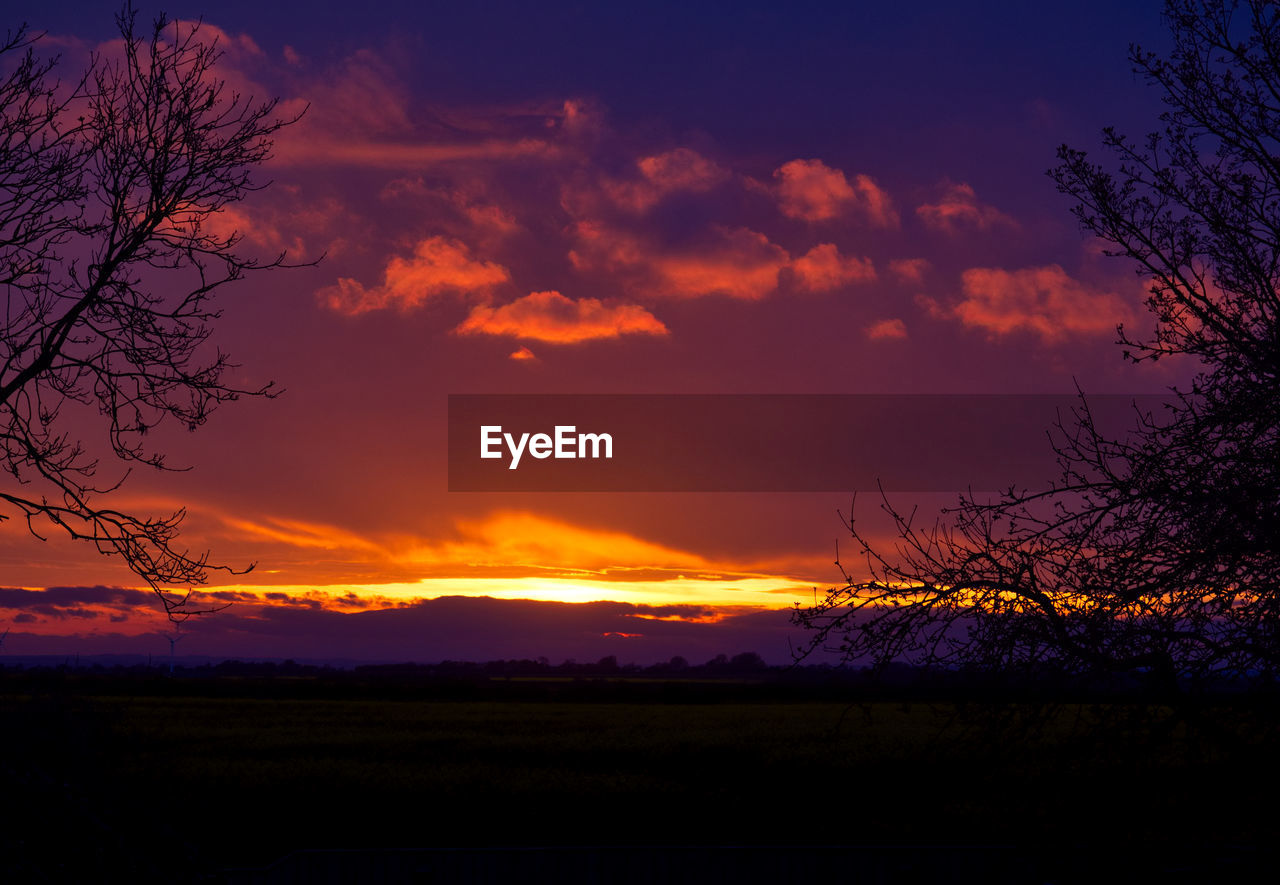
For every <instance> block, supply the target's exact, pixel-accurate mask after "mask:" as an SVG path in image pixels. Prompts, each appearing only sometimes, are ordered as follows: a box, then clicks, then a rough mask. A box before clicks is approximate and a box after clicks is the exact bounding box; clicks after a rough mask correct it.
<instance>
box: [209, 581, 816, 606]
mask: <svg viewBox="0 0 1280 885" xmlns="http://www.w3.org/2000/svg"><path fill="white" fill-rule="evenodd" d="M209 590H210V591H211V592H212V591H235V592H242V593H252V594H254V595H255V596H257V595H262V594H266V593H286V594H288V595H290V596H299V597H303V596H311V597H316V598H321V599H324V598H331V599H333V602H334V605H333V607H334V608H343V606H342V604H341V601H340V597H343V596H346V595H347V594H354V595H355V596H357V597H359V598H361V599H367V600H371V601H373V600H377V601H385V602H387V603H388V604H395V603H397V602H407V601H411V600H417V599H434V598H436V597H440V596H471V597H479V596H491V597H494V598H496V599H534V600H543V601H548V602H597V601H602V600H607V601H613V602H629V603H635V604H637V605H706V606H717V607H720V606H748V607H760V608H782V607H785V606H789V605H790V604H791V602H792V600H793V599H805V598H807V597H808V596H810V595H812V592H813V588H812V587H811V586H809V585H804V584H796V583H794V582H791V581H788V580H787V579H785V578H765V577H750V578H740V579H737V580H716V581H699V580H695V579H689V578H685V579H672V580H669V581H604V580H592V579H589V578H426V579H423V580H421V581H414V582H410V583H393V584H361V585H356V584H329V585H326V586H325V587H323V588H316V587H315V586H310V585H280V584H235V585H223V586H219V587H212V588H209ZM789 590H790V591H793V592H794V595H792V594H791V593H788V592H787V591H789ZM779 591H782V592H779Z"/></svg>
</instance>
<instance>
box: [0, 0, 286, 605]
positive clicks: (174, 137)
mask: <svg viewBox="0 0 1280 885" xmlns="http://www.w3.org/2000/svg"><path fill="white" fill-rule="evenodd" d="M135 19H136V17H135V14H134V12H133V10H132V9H131V8H129V7H126V8H125V9H124V11H123V12H121V14H120V15H118V16H117V24H118V26H119V31H120V35H121V37H122V38H123V48H122V49H121V50H120V51H119V53H118V54H117V53H115V52H114V51H113V52H112V53H111V54H110V55H95V56H93V57H92V58H91V60H90V63H89V65H88V70H87V73H85V75H84V76H83V78H82V79H80V80H79V81H78V82H76V83H75V84H73V85H70V86H64V85H62V84H59V83H57V82H54V81H53V80H52V79H51V77H52V73H53V71H54V68H55V64H56V59H42V58H41V57H40V55H39V54H38V53H37V51H36V50H37V47H38V43H39V39H40V37H39V36H38V35H35V34H32V33H31V32H30V31H28V30H27V29H26V28H25V27H23V28H20V29H19V30H18V31H17V32H14V33H11V34H10V35H9V36H8V38H7V40H6V41H5V42H4V44H3V46H0V63H7V62H9V61H10V59H13V58H15V57H17V58H18V60H17V63H16V64H15V65H14V66H13V68H12V70H11V72H10V73H9V74H8V76H7V77H6V78H5V79H4V80H3V82H2V83H0V125H2V126H3V129H2V132H0V285H2V286H3V289H4V297H5V312H4V322H3V324H2V325H0V456H2V457H3V466H4V469H5V472H6V473H7V474H8V477H9V480H10V482H9V484H8V487H7V488H0V502H3V503H4V504H7V505H8V507H9V509H10V512H11V513H12V512H14V511H16V512H17V513H18V514H20V515H21V516H22V517H23V518H25V520H26V522H27V525H28V527H29V528H30V530H31V532H32V534H34V535H36V536H37V537H44V535H43V534H42V532H43V531H44V530H46V529H47V528H48V527H52V528H53V529H54V530H56V531H61V532H63V533H65V534H66V535H67V536H69V537H71V538H74V539H78V540H83V541H87V542H89V543H91V544H93V545H95V546H96V547H97V549H98V550H99V551H100V552H102V553H104V554H107V555H113V556H120V557H121V558H122V559H123V560H124V561H125V562H126V563H127V564H128V565H129V567H130V568H131V569H132V570H133V571H134V572H135V573H137V574H138V576H139V577H141V578H142V579H143V580H144V581H146V582H147V584H148V585H150V586H151V587H152V588H153V589H154V590H155V591H156V593H157V595H158V596H159V598H160V599H161V600H162V601H163V604H164V607H165V611H166V612H167V613H168V615H169V616H170V617H171V618H173V619H181V618H184V617H187V616H189V615H191V614H195V613H197V612H196V610H195V607H194V606H192V605H191V604H190V602H191V593H190V588H191V587H192V586H194V585H198V584H201V583H203V582H204V581H205V580H206V579H207V575H208V572H209V570H211V569H222V570H226V571H230V572H233V573H236V574H241V573H244V572H245V571H248V569H249V568H252V566H251V565H250V566H248V567H247V568H244V569H234V568H231V567H229V566H225V565H217V564H214V563H211V562H210V560H209V556H208V553H192V552H191V551H189V550H187V549H185V548H183V547H181V546H180V545H179V543H178V528H179V525H180V524H181V522H182V520H183V518H184V515H185V512H184V511H183V510H178V511H177V512H176V513H172V514H169V515H167V516H158V517H157V516H150V515H143V514H135V513H129V512H124V511H122V510H118V509H114V508H111V507H109V506H105V505H104V504H102V503H100V502H101V500H102V499H103V498H104V497H105V496H107V495H108V494H109V493H111V492H113V491H115V490H116V489H118V488H119V487H120V485H121V483H122V482H123V481H124V480H125V479H126V478H127V476H128V470H127V469H121V471H120V473H119V475H117V476H115V477H113V478H110V479H106V480H102V479H99V475H100V473H101V472H102V467H103V465H102V462H101V459H100V458H99V457H97V456H96V455H94V454H92V452H91V449H90V447H89V446H87V445H86V444H85V443H84V442H82V441H81V440H79V439H77V438H76V437H75V436H74V435H73V433H72V431H71V430H70V429H69V422H68V420H67V416H66V415H64V410H68V409H67V407H68V405H69V404H83V405H89V406H93V407H96V409H97V410H98V411H99V412H100V414H101V415H102V416H103V417H104V418H105V423H106V425H107V439H108V441H109V444H110V447H111V452H112V454H113V455H114V456H115V458H117V459H119V460H120V461H122V462H124V464H125V465H128V464H130V463H137V464H144V465H148V466H151V467H154V468H158V469H171V468H169V467H168V466H167V465H166V464H165V459H164V455H163V454H161V453H159V452H156V451H154V450H152V449H151V448H149V447H148V446H147V445H146V442H147V434H148V433H149V432H150V431H152V430H153V429H154V428H155V427H156V426H157V425H159V424H160V423H161V422H165V421H176V422H178V424H179V425H180V426H184V427H186V428H188V429H190V430H195V429H196V428H198V427H199V426H201V425H202V424H204V423H205V421H206V420H207V419H208V417H209V415H210V413H211V412H212V411H213V410H214V409H215V408H216V407H217V406H218V405H220V404H222V403H225V402H229V401H232V400H235V399H237V398H239V397H241V396H266V397H271V396H274V395H276V393H277V392H278V391H277V390H276V388H275V387H274V386H273V385H272V384H266V385H264V386H261V387H252V388H242V387H237V386H235V385H233V384H229V383H228V382H227V380H226V378H227V372H228V370H229V369H232V368H234V365H233V364H232V363H231V362H230V361H229V358H228V356H227V355H226V354H224V353H222V352H221V351H220V350H218V349H216V348H212V349H211V348H210V346H209V344H210V339H211V335H212V323H213V322H214V321H215V320H217V319H218V317H219V311H218V310H217V309H216V308H215V307H214V304H213V301H214V297H215V296H216V295H217V294H218V291H219V290H220V289H221V288H222V287H223V286H225V285H226V284H228V283H232V282H235V281H236V280H239V279H242V278H243V277H244V276H245V275H246V274H248V273H249V272H252V271H259V270H266V269H271V268H278V267H283V266H287V260H286V256H285V255H284V254H283V253H282V254H280V255H278V256H277V257H275V258H274V259H273V260H269V261H262V260H257V259H254V258H249V257H245V256H243V255H240V254H238V252H237V246H238V244H239V242H240V239H241V238H240V235H239V234H238V233H234V232H233V233H223V232H221V231H222V230H223V228H222V227H221V226H219V225H217V224H215V223H214V221H215V217H216V215H217V213H218V212H219V211H220V210H221V209H222V208H223V207H225V206H227V205H229V204H232V203H235V202H237V201H240V200H242V199H244V198H245V196H246V195H248V194H249V193H250V192H251V191H254V190H256V189H258V188H260V187H262V186H263V185H261V184H259V183H257V182H255V181H254V179H253V178H252V177H251V174H252V172H253V171H254V170H255V168H256V167H257V166H259V165H260V164H261V163H262V162H263V161H264V160H266V159H267V158H268V156H269V155H270V151H271V146H272V141H271V137H272V136H273V135H274V134H275V133H276V132H278V131H279V130H280V129H281V128H282V127H285V126H287V125H289V124H290V123H293V122H295V121H296V119H297V117H296V116H295V117H289V118H281V117H279V116H277V114H276V109H277V102H276V100H269V101H262V102H258V101H256V100H255V99H253V98H252V97H249V96H244V95H240V94H238V93H235V92H233V91H231V90H230V89H229V88H228V86H227V84H226V83H225V82H224V81H223V80H221V79H219V78H218V76H217V71H216V68H217V64H218V60H219V56H220V51H219V50H218V48H217V45H216V41H214V40H212V39H209V40H206V39H205V37H206V33H205V32H204V31H202V29H201V26H200V25H199V23H195V24H190V23H181V22H171V21H169V20H168V19H166V18H164V17H163V16H162V17H160V18H158V19H157V20H156V21H155V22H154V23H153V24H152V27H151V28H150V30H149V31H148V32H146V33H140V32H139V30H138V29H137V27H136V21H135ZM74 410H75V409H74V408H72V409H69V410H68V411H74ZM5 518H9V516H8V515H6V514H3V513H0V519H5ZM172 587H185V588H186V590H185V591H184V592H178V593H173V592H169V591H168V590H167V588H172Z"/></svg>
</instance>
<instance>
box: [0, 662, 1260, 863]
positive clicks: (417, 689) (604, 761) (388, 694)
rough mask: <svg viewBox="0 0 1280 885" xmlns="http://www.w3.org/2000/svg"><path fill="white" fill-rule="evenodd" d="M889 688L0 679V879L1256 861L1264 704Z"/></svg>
mask: <svg viewBox="0 0 1280 885" xmlns="http://www.w3.org/2000/svg"><path fill="white" fill-rule="evenodd" d="M951 692H952V694H953V695H955V689H954V688H953V689H951ZM902 694H903V697H900V698H896V699H895V698H892V697H889V696H886V694H885V693H884V692H878V693H877V692H868V691H865V690H862V691H860V690H853V689H850V688H848V687H840V686H827V687H824V688H820V689H818V688H813V687H812V686H810V687H804V686H800V687H796V686H780V685H777V684H772V683H768V682H766V681H761V682H752V681H751V680H744V679H737V680H723V681H721V682H714V681H705V680H704V681H692V680H689V681H684V682H682V681H680V680H635V679H632V680H628V679H612V680H607V679H579V680H538V679H527V680H521V679H500V680H492V679H476V680H473V681H471V682H469V683H465V684H459V683H456V682H454V683H449V684H438V683H422V684H412V683H405V682H404V681H400V682H386V683H368V682H366V683H353V682H351V681H349V680H348V681H342V682H327V681H326V680H324V679H314V678H309V679H304V678H299V679H293V680H290V679H283V678H276V679H272V680H261V679H244V678H217V679H203V680H188V679H183V678H181V677H177V678H164V677H162V676H157V675H145V676H139V675H128V676H122V675H109V674H107V675H104V674H97V675H93V674H76V673H62V674H48V673H46V674H42V675H33V674H31V673H26V674H23V673H14V672H12V671H10V672H7V673H3V674H0V713H2V715H3V717H4V723H5V726H4V729H3V731H4V733H3V735H2V736H0V741H2V742H3V752H4V755H3V776H4V782H5V797H4V799H5V806H6V808H5V817H6V818H7V820H8V823H7V824H6V825H5V827H4V831H3V846H2V847H3V858H4V873H5V875H4V877H3V878H4V879H5V880H6V881H13V882H21V881H51V882H53V881H139V882H144V881H161V882H184V881H226V882H344V881H388V882H390V881H395V882H399V881H410V882H471V881H492V882H509V881H574V882H586V881H591V882H596V881H599V882H609V881H623V882H648V881H687V882H711V881H772V882H785V881H793V882H795V881H798V882H808V881H828V880H831V881H852V882H929V881H992V882H1024V881H1025V882H1060V881H1096V880H1098V879H1112V878H1117V877H1123V878H1126V879H1129V880H1130V881H1147V880H1149V881H1164V882H1170V881H1172V882H1183V881H1185V882H1198V881H1206V880H1216V881H1250V880H1252V878H1253V876H1254V875H1255V874H1256V873H1257V871H1259V870H1261V869H1265V868H1268V867H1270V865H1271V864H1272V862H1273V861H1274V860H1275V859H1276V858H1275V856H1274V852H1273V851H1272V849H1271V846H1272V844H1273V843H1274V842H1275V840H1276V836H1277V834H1280V808H1278V807H1277V805H1276V803H1274V801H1273V798H1272V797H1274V795H1275V788H1276V786H1277V784H1280V778H1278V777H1277V775H1278V774H1280V758H1277V754H1276V748H1277V747H1280V741H1278V740H1277V738H1280V715H1278V714H1277V712H1276V710H1275V704H1274V702H1273V701H1271V700H1263V699H1257V698H1250V697H1246V696H1237V697H1227V696H1223V697H1217V698H1213V699H1209V700H1201V701H1199V702H1197V703H1195V704H1190V705H1187V706H1186V707H1183V708H1178V709H1173V708H1170V707H1168V706H1165V705H1157V704H1154V703H1147V702H1142V701H1139V700H1136V699H1133V698H1127V699H1126V698H1106V699H1098V698H1076V699H1065V700H1062V701H1060V702H1056V703H1048V702H1047V701H1046V700H1045V699H1043V698H1040V699H1035V700H1030V699H1026V698H1018V699H1010V698H1004V699H1001V698H997V697H987V698H985V699H984V700H981V701H974V700H972V699H967V700H963V701H962V700H961V698H960V696H959V695H955V696H952V697H936V696H934V697H928V696H921V695H920V694H919V693H913V692H903V693H902ZM1259 800H1260V801H1259ZM1117 849H1119V851H1117Z"/></svg>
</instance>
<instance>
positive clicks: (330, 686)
mask: <svg viewBox="0 0 1280 885" xmlns="http://www.w3.org/2000/svg"><path fill="white" fill-rule="evenodd" d="M73 661H74V659H69V660H63V661H58V662H56V663H55V662H53V661H49V660H48V659H45V660H43V661H40V662H38V663H33V662H32V661H29V660H28V661H22V662H14V661H13V660H12V659H11V660H9V661H6V662H5V663H6V664H8V666H0V691H9V692H13V691H19V692H24V691H37V692H38V691H41V690H43V689H50V690H57V689H58V688H64V689H72V690H75V691H79V692H86V693H89V694H112V693H117V692H120V691H125V692H128V693H138V694H157V695H170V694H172V695H177V694H194V695H208V696H258V695H260V696H266V697H299V698H302V697H344V698H358V697H379V698H396V697H404V698H421V699H438V700H540V699H563V700H613V701H619V702H626V701H633V700H634V701H653V700H657V701H672V702H685V701H697V702H706V701H722V700H743V701H755V700H758V701H803V700H837V699H838V700H848V699H855V700H856V699H867V700H874V699H877V698H885V699H919V700H930V699H937V700H941V701H954V700H979V701H981V700H1000V699H1006V698H1007V699H1010V700H1023V699H1034V698H1045V699H1055V700H1072V699H1074V700H1081V701H1087V700H1090V699H1115V698H1147V699H1151V698H1157V697H1158V696H1159V694H1160V693H1161V692H1163V691H1166V690H1167V689H1165V688H1160V689H1156V688H1153V687H1152V685H1151V684H1149V683H1148V681H1147V679H1146V674H1144V673H1142V672H1135V673H1132V674H1128V675H1123V676H1116V675H1114V674H1108V675H1105V676H1094V675H1089V674H1079V673H1065V672H1061V671H1056V670H1053V669H1051V668H1040V669H1036V670H1022V671H1008V672H1002V673H991V672H987V671H978V670H972V671H966V670H962V669H947V670H943V669H937V668H925V667H915V666H910V665H905V664H890V665H888V666H885V667H880V668H859V667H852V666H847V665H846V666H834V665H830V664H792V665H785V666H784V665H770V664H768V663H766V662H765V661H764V659H763V658H762V657H761V656H760V655H759V654H757V653H755V652H742V653H740V654H736V655H732V656H730V655H726V654H720V655H716V656H715V657H714V658H712V659H711V660H709V661H706V662H705V663H701V664H694V663H690V662H689V661H688V660H686V659H685V658H683V657H679V656H677V657H674V658H672V659H671V660H669V661H664V662H662V663H658V664H651V665H641V664H634V663H632V664H622V663H619V662H618V660H617V658H616V657H614V656H612V655H610V656H608V657H604V658H601V659H600V660H598V661H594V662H579V661H574V660H566V661H563V662H561V663H558V664H553V663H551V662H550V661H549V660H548V659H547V658H538V659H528V658H525V659H511V660H495V661H484V662H477V661H441V662H439V663H432V664H423V663H394V664H393V663H384V664H358V665H354V666H348V667H340V666H334V665H330V664H315V663H300V662H297V661H293V660H286V661H239V660H228V661H222V662H219V663H203V664H190V663H188V664H185V665H184V664H182V663H174V664H172V665H171V664H170V662H169V661H168V660H167V659H158V660H156V661H154V662H150V663H134V664H122V663H112V664H105V663H101V662H97V663H89V662H80V663H73ZM15 663H18V664H19V665H18V666H15V665H14V664H15ZM1275 689H1276V686H1274V685H1271V684H1264V683H1262V682H1260V681H1259V680H1257V679H1255V678H1252V677H1249V676H1226V675H1224V676H1222V677H1221V678H1219V679H1217V680H1215V681H1212V682H1205V681H1201V682H1197V683H1194V684H1192V683H1184V684H1183V685H1181V686H1180V687H1179V696H1180V697H1185V696H1187V695H1197V694H1204V695H1214V696H1221V695H1238V694H1263V695H1272V694H1274V693H1275Z"/></svg>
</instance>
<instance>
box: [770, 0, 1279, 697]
mask: <svg viewBox="0 0 1280 885" xmlns="http://www.w3.org/2000/svg"><path fill="white" fill-rule="evenodd" d="M1165 15H1166V18H1167V20H1168V23H1169V25H1170V28H1171V30H1172V33H1173V38H1174V44H1173V49H1172V51H1171V53H1170V54H1169V55H1168V57H1167V58H1162V57H1160V56H1157V55H1156V54H1153V53H1150V52H1146V51H1144V50H1142V49H1141V48H1140V47H1136V46H1135V47H1132V48H1131V50H1130V57H1131V61H1132V63H1133V65H1134V68H1135V70H1136V71H1137V72H1139V73H1141V74H1142V75H1143V76H1144V77H1145V78H1146V79H1147V80H1148V81H1149V82H1150V83H1152V84H1154V85H1155V86H1157V87H1158V88H1159V89H1160V90H1161V92H1162V94H1163V101H1164V104H1165V110H1164V113H1163V114H1162V116H1161V120H1162V124H1163V131H1162V132H1159V133H1155V134H1152V135H1150V136H1149V137H1148V138H1146V139H1145V140H1144V141H1142V142H1134V141H1131V140H1129V139H1128V138H1126V137H1124V136H1122V135H1120V134H1118V133H1116V132H1115V131H1114V130H1112V129H1107V130H1105V131H1104V132H1105V134H1104V143H1105V145H1106V147H1107V148H1108V149H1109V150H1110V153H1111V154H1112V156H1113V158H1114V162H1113V163H1112V164H1111V166H1110V167H1109V168H1104V166H1102V165H1098V164H1095V163H1093V162H1091V161H1090V160H1089V158H1088V157H1087V156H1086V154H1085V153H1084V152H1082V151H1079V150H1074V149H1072V148H1069V147H1066V146H1064V147H1062V148H1060V149H1059V161H1060V162H1059V165H1058V166H1057V167H1056V168H1055V169H1053V170H1051V172H1050V174H1051V175H1052V177H1053V179H1054V180H1055V181H1056V183H1057V185H1058V188H1059V190H1060V191H1061V192H1063V193H1065V194H1067V195H1069V196H1071V197H1072V198H1073V199H1074V201H1075V207H1074V213H1075V215H1076V217H1077V218H1078V219H1079V221H1080V223H1081V225H1083V227H1084V228H1085V229H1087V230H1089V231H1091V232H1093V233H1094V234H1096V235H1097V236H1098V237H1099V238H1101V239H1102V240H1103V241H1104V242H1105V243H1106V244H1107V247H1108V251H1107V254H1109V255H1113V256H1120V257H1123V258H1126V259H1129V260H1130V261H1132V262H1136V270H1137V272H1138V273H1139V274H1141V275H1142V277H1143V278H1144V279H1145V280H1147V281H1148V282H1149V284H1150V285H1149V292H1150V295H1149V298H1148V300H1147V305H1148V307H1149V308H1150V312H1151V316H1152V321H1153V325H1152V328H1151V330H1150V332H1149V333H1148V334H1145V335H1139V334H1135V333H1134V332H1132V331H1131V330H1129V329H1126V328H1124V327H1120V328H1118V330H1117V331H1118V334H1119V343H1121V344H1122V345H1123V347H1124V355H1125V357H1126V358H1127V359H1129V360H1131V361H1133V362H1142V361H1145V360H1157V359H1161V358H1164V357H1182V358H1190V359H1194V360H1196V361H1197V366H1198V368H1197V372H1198V374H1196V376H1195V378H1194V380H1193V381H1192V382H1191V383H1190V385H1189V386H1187V387H1186V388H1185V389H1182V390H1176V391H1173V393H1174V396H1173V397H1171V399H1172V402H1171V403H1170V404H1169V406H1168V408H1167V410H1166V411H1165V412H1163V413H1159V414H1150V413H1149V414H1145V415H1142V416H1141V417H1140V419H1138V420H1137V421H1136V427H1135V428H1134V432H1133V433H1132V434H1131V435H1129V436H1128V437H1125V438H1118V439H1117V438H1108V437H1106V436H1104V435H1103V434H1102V433H1101V432H1100V431H1099V430H1098V428H1097V426H1096V425H1095V422H1094V421H1093V418H1092V416H1091V415H1090V413H1089V410H1088V406H1087V402H1085V401H1084V400H1083V399H1082V405H1081V407H1080V408H1079V409H1078V410H1077V413H1076V415H1075V419H1074V421H1068V422H1063V423H1062V424H1060V425H1059V427H1058V432H1057V436H1056V441H1055V448H1056V450H1057V452H1058V460H1059V464H1060V466H1061V468H1062V475H1061V479H1060V480H1059V481H1057V482H1055V483H1052V484H1050V485H1049V486H1047V487H1045V488H1042V489H1034V490H1020V489H1011V490H1009V491H1008V492H1007V493H1005V494H1003V495H1000V496H998V497H994V498H988V499H979V498H977V497H975V496H973V495H964V496H961V498H960V500H959V502H958V504H957V505H956V506H955V507H953V508H951V509H949V510H946V511H944V512H943V514H942V515H941V517H940V518H939V519H938V520H937V522H936V523H935V524H934V525H933V526H932V527H931V528H920V527H917V526H916V525H915V524H913V522H912V519H911V516H910V515H908V514H903V513H901V512H899V511H897V510H895V509H894V508H893V507H892V506H890V505H889V504H888V502H887V500H886V501H885V502H884V507H885V509H887V510H888V511H889V512H890V513H891V515H892V516H893V518H894V519H895V521H896V525H897V528H898V534H899V541H898V543H897V544H896V546H895V548H894V549H893V550H891V551H890V550H885V549H883V548H876V547H873V545H872V544H870V543H869V542H868V540H867V539H866V538H865V537H864V536H863V535H862V534H861V533H860V532H859V530H858V529H857V528H856V527H855V524H854V522H853V518H852V515H851V516H850V518H849V520H848V528H849V530H850V531H851V532H852V534H853V536H854V538H855V539H856V540H857V541H858V542H859V544H860V553H861V555H862V557H863V558H864V560H865V574H862V573H860V574H859V575H857V576H856V577H855V576H852V575H849V574H847V573H846V575H845V578H846V584H845V586H843V587H840V588H836V589H833V590H831V591H830V592H828V594H827V596H826V598H825V599H824V600H822V601H821V602H820V603H819V604H817V605H815V606H813V607H812V608H807V609H801V608H797V611H796V613H795V619H796V621H797V622H798V623H800V624H803V625H804V626H806V627H808V628H811V629H812V630H814V631H816V632H815V633H814V641H813V646H811V647H817V646H823V647H827V648H835V649H837V650H839V652H841V653H842V654H843V655H844V656H845V657H846V658H847V659H851V660H863V661H868V662H879V663H885V662H888V661H891V660H910V661H914V662H918V663H932V664H944V665H954V664H971V665H972V664H978V665H984V666H991V667H1002V668H1003V667H1010V666H1017V667H1034V666H1037V665H1041V664H1050V665H1052V666H1054V667H1065V668H1066V669H1068V670H1072V671H1095V672H1096V671H1100V670H1110V671H1132V672H1143V673H1147V674H1151V675H1154V676H1157V677H1159V678H1160V681H1161V683H1162V684H1163V685H1164V686H1166V687H1173V686H1174V685H1176V683H1177V681H1178V680H1179V679H1182V678H1186V677H1193V676H1199V677H1213V676H1215V675H1222V674H1239V673H1245V672H1253V673H1265V674H1272V675H1274V674H1275V673H1276V672H1277V669H1278V667H1277V665H1280V323H1278V322H1277V314H1278V313H1280V295H1278V294H1277V281H1278V280H1280V140H1278V139H1280V11H1278V9H1277V6H1276V5H1274V4H1271V3H1260V2H1250V3H1249V4H1248V5H1247V7H1246V8H1238V6H1237V4H1235V3H1225V2H1221V0H1210V2H1189V0H1171V2H1168V3H1167V4H1166V10H1165Z"/></svg>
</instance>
